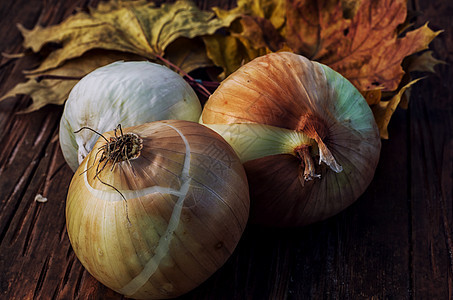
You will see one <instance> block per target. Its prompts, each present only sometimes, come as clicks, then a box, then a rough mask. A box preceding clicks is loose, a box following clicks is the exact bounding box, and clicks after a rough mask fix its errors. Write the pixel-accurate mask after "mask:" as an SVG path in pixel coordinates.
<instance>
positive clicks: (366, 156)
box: [200, 52, 381, 227]
mask: <svg viewBox="0 0 453 300" xmlns="http://www.w3.org/2000/svg"><path fill="white" fill-rule="evenodd" d="M200 123H202V124H204V125H206V126H208V127H209V126H210V125H214V126H213V128H214V127H217V128H218V127H222V126H219V124H232V125H233V124H241V123H242V124H262V125H264V126H268V128H270V129H271V131H272V132H276V130H273V129H272V128H274V129H275V128H284V129H290V130H294V131H296V132H300V133H303V134H305V135H306V136H307V137H309V138H311V139H312V141H313V142H312V143H306V144H301V146H302V147H304V146H307V147H310V151H311V153H312V155H313V159H314V161H318V160H320V159H322V160H323V162H322V163H321V162H320V164H319V165H318V164H317V163H316V173H317V174H319V175H321V176H320V178H312V180H309V181H305V180H303V178H302V180H301V177H303V176H301V169H302V170H303V166H304V164H303V162H302V161H303V160H302V161H301V159H300V158H298V157H297V151H296V149H293V151H287V152H285V153H283V152H282V153H280V154H276V153H274V152H272V151H270V152H269V155H263V156H262V157H260V158H256V159H253V160H249V161H245V160H244V159H242V158H241V159H242V161H243V163H244V167H245V170H246V173H247V177H248V180H249V187H250V193H251V195H250V199H251V212H250V213H251V216H250V218H251V222H252V223H257V224H262V225H268V226H279V227H293V226H302V225H307V224H310V223H313V222H317V221H320V220H324V219H326V218H328V217H330V216H333V215H335V214H337V213H338V212H340V211H341V210H343V209H344V208H346V207H348V206H349V205H350V204H352V203H353V202H354V201H355V200H356V199H357V198H358V197H359V196H360V195H361V194H362V193H363V192H364V191H365V189H366V188H367V186H368V185H369V183H370V182H371V180H372V178H373V176H374V171H375V169H376V166H377V163H378V160H379V153H380V148H381V141H380V138H379V131H378V128H377V125H376V123H375V120H374V117H373V114H372V112H371V109H370V108H369V106H368V105H367V103H366V101H365V99H364V98H363V97H362V95H361V94H360V92H359V91H358V90H357V89H356V88H355V87H354V86H353V85H352V84H351V83H350V82H349V81H348V80H346V79H345V78H344V77H342V76H341V75H340V74H338V73H337V72H335V71H333V70H332V69H330V68H329V67H327V66H325V65H322V64H319V63H317V62H313V61H310V60H308V59H306V58H305V57H303V56H300V55H296V54H293V53H288V52H279V53H273V54H268V55H265V56H262V57H259V58H256V59H255V60H253V61H251V62H250V63H248V64H246V65H244V66H242V67H241V68H239V69H238V70H237V71H236V72H235V73H233V74H231V75H230V76H229V77H228V78H226V79H225V80H224V81H223V82H222V83H221V85H220V86H219V87H218V89H217V90H216V91H215V92H214V93H213V94H212V95H211V97H210V98H209V100H208V101H207V103H206V105H205V107H204V109H203V112H202V115H201V118H200ZM232 128H233V127H232ZM218 133H220V134H221V135H222V136H228V137H229V136H230V135H231V132H228V130H225V128H224V127H223V132H221V131H219V132H218ZM239 138H240V137H239ZM257 139H258V137H257ZM259 139H261V140H262V139H263V138H262V137H259ZM323 144H324V145H323ZM313 145H314V146H313ZM316 146H317V147H316ZM324 146H325V147H324ZM248 147H253V143H251V145H250V146H248ZM268 147H269V148H272V145H268ZM275 148H278V145H275V146H274V149H275ZM280 148H281V147H280ZM324 148H326V149H328V150H329V151H330V153H331V155H332V156H333V158H334V161H333V163H332V164H330V167H329V166H328V165H326V162H329V159H325V157H324V158H323V157H320V154H321V152H319V153H318V151H319V149H324ZM324 150H325V149H324ZM247 151H248V152H258V151H251V150H250V149H248V150H247ZM325 151H327V150H325ZM324 153H326V152H324ZM238 154H239V156H240V157H241V153H238ZM331 162H332V161H331Z"/></svg>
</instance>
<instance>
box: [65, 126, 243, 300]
mask: <svg viewBox="0 0 453 300" xmlns="http://www.w3.org/2000/svg"><path fill="white" fill-rule="evenodd" d="M128 132H133V133H135V134H137V135H138V136H139V137H140V138H141V139H142V140H143V148H142V150H141V153H140V155H139V156H138V157H137V158H135V159H131V160H129V162H128V161H122V162H118V163H116V165H115V167H114V168H113V169H112V164H111V163H108V164H107V165H106V167H105V168H104V170H103V171H102V172H100V173H99V175H98V178H95V177H96V166H97V162H98V161H99V158H100V157H101V154H97V155H96V151H92V152H90V154H89V155H88V156H87V157H86V158H85V160H84V161H83V162H82V164H81V165H80V166H79V168H78V169H77V171H76V173H75V175H74V177H73V179H72V181H71V184H70V187H69V191H68V198H67V205H66V225H67V230H68V234H69V238H70V241H71V244H72V246H73V248H74V251H75V253H76V255H77V257H78V258H79V260H80V261H81V262H82V264H83V265H84V267H85V268H86V269H87V270H88V271H89V272H90V274H92V275H93V276H94V277H95V278H96V279H98V280H99V281H100V282H102V283H103V284H104V285H106V286H108V287H109V288H111V289H113V290H115V291H117V292H119V293H122V294H124V295H126V296H128V297H131V298H137V299H163V298H173V297H177V296H179V295H182V294H184V293H186V292H188V291H190V290H191V289H193V288H195V287H196V286H198V285H199V284H200V283H202V282H203V281H204V280H206V279H207V278H208V277H209V276H211V275H212V274H213V273H214V272H215V271H216V270H217V269H218V268H219V267H220V266H222V265H223V264H224V262H225V261H226V260H227V259H228V257H229V256H230V255H231V253H232V252H233V250H234V249H235V247H236V245H237V243H238V241H239V239H240V237H241V235H242V233H243V230H244V228H245V226H246V222H247V219H248V212H249V192H248V185H247V179H246V174H245V171H244V168H243V166H242V164H241V162H240V160H239V158H238V157H237V155H236V154H235V152H234V150H233V149H232V148H231V147H230V146H229V144H228V143H226V142H225V141H224V140H223V139H222V138H221V137H220V136H219V135H218V134H216V133H215V132H214V131H212V130H210V129H208V128H206V127H204V126H201V125H200V124H198V123H194V122H188V121H176V120H170V121H158V122H152V123H147V124H144V125H140V126H135V127H129V128H123V133H124V134H126V133H128ZM104 136H105V137H106V138H107V139H109V137H111V136H113V132H108V133H105V134H104ZM105 143H106V141H105V140H104V139H103V138H100V139H99V140H98V141H97V143H96V145H95V147H94V149H98V148H99V147H101V146H102V145H104V144H105ZM91 166H93V167H91ZM100 166H102V163H101V165H100ZM101 180H102V182H104V183H107V184H108V185H106V184H104V183H102V182H101ZM111 186H114V187H115V188H116V189H117V190H118V191H119V192H121V194H120V193H119V192H118V191H116V190H114V189H113V188H112V187H111ZM123 197H124V198H123ZM125 199H126V200H125Z"/></svg>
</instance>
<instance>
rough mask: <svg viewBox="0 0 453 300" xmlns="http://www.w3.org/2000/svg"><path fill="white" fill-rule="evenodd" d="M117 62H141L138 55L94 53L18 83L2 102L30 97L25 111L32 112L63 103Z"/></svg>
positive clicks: (30, 76) (111, 52) (107, 52)
mask: <svg viewBox="0 0 453 300" xmlns="http://www.w3.org/2000/svg"><path fill="white" fill-rule="evenodd" d="M118 60H142V58H140V57H139V56H137V55H133V54H126V53H121V52H113V51H103V50H93V51H90V52H88V53H85V54H84V55H83V56H81V57H78V58H75V59H72V60H69V61H67V62H66V63H64V64H63V65H62V66H61V67H59V68H56V69H52V70H49V71H45V72H40V73H37V74H33V75H28V76H27V77H28V81H26V82H24V83H19V84H18V85H16V86H15V87H14V88H13V89H11V90H10V91H8V92H7V93H6V94H5V95H3V96H2V97H1V98H0V101H2V100H4V99H6V98H9V97H14V96H17V95H29V96H30V97H31V98H32V99H33V103H32V104H31V105H30V106H29V107H27V108H26V109H25V110H23V111H22V112H23V113H27V112H31V111H34V110H37V109H40V108H41V107H43V106H45V105H47V104H59V105H60V104H63V103H64V102H65V100H66V99H67V97H68V95H69V92H70V91H71V89H72V87H73V86H74V85H75V84H76V83H77V82H78V81H79V80H80V79H81V78H82V77H83V76H84V75H85V74H87V73H89V72H91V71H93V70H94V69H97V68H99V67H101V66H104V65H107V64H109V63H112V62H114V61H118Z"/></svg>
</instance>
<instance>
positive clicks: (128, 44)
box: [0, 0, 237, 111]
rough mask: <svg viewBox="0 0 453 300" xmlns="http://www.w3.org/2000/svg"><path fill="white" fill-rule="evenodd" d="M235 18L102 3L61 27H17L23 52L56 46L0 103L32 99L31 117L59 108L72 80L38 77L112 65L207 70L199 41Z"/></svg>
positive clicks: (186, 7) (185, 4)
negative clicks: (150, 63) (160, 61)
mask: <svg viewBox="0 0 453 300" xmlns="http://www.w3.org/2000/svg"><path fill="white" fill-rule="evenodd" d="M236 18H237V16H235V15H234V14H230V15H229V16H227V17H225V18H223V19H219V18H217V17H216V16H215V13H214V12H212V11H203V10H200V9H199V8H198V7H197V6H196V5H195V4H194V3H192V2H190V1H177V2H175V3H171V4H168V3H167V4H162V5H161V6H160V7H155V6H154V4H153V3H148V2H146V1H113V0H112V1H110V2H101V3H100V4H99V6H98V7H97V8H91V9H90V11H89V12H88V13H87V12H83V11H80V12H78V13H76V14H74V15H72V16H70V17H68V18H67V19H65V20H64V21H63V22H62V23H61V24H58V25H54V26H49V27H42V26H39V25H38V26H36V27H35V28H33V29H32V30H27V29H25V28H24V27H23V26H21V25H19V29H20V30H21V32H22V34H23V36H24V47H25V48H30V49H31V50H32V51H34V52H39V51H41V49H42V48H43V47H44V46H45V45H46V44H48V43H57V44H59V45H61V47H60V48H58V49H55V50H53V51H52V52H50V54H49V55H48V56H47V57H46V58H45V59H44V60H43V61H42V63H41V64H40V65H39V67H38V68H36V69H34V70H28V71H24V73H25V74H28V75H29V81H28V82H26V83H21V84H19V85H17V86H16V87H14V88H13V89H12V90H10V91H9V92H7V93H6V94H5V95H3V97H2V98H0V101H1V100H3V99H6V98H8V97H12V96H15V95H18V94H26V95H30V96H31V98H32V99H33V104H32V105H31V106H30V107H29V108H28V109H27V111H32V110H35V109H39V108H40V107H42V106H44V105H46V104H48V103H55V104H62V103H64V101H65V99H66V96H67V95H68V93H69V91H70V89H71V88H72V86H73V85H74V84H75V81H74V80H69V81H68V80H67V79H55V78H54V79H45V80H42V81H36V76H43V75H46V76H49V75H53V76H55V73H60V74H58V75H59V76H60V77H61V76H62V77H82V76H83V75H86V74H87V73H88V72H91V71H92V70H94V69H95V68H98V67H101V66H103V65H105V64H108V63H110V62H112V61H113V60H112V57H114V58H115V59H116V60H121V59H126V60H127V59H128V58H129V57H130V56H134V57H136V60H144V59H148V60H153V59H155V58H156V57H159V58H160V57H165V58H166V59H167V60H170V61H172V62H173V64H174V65H176V66H178V68H179V70H181V71H182V72H185V73H188V72H190V71H192V70H195V69H197V68H202V67H206V66H208V65H211V64H212V62H211V61H210V60H209V58H208V57H207V55H206V50H205V48H204V47H205V46H204V43H203V42H202V40H201V39H198V40H197V39H196V38H197V37H199V36H204V35H212V34H214V33H215V32H216V31H217V30H218V29H220V28H222V27H227V26H229V25H230V23H231V22H232V21H233V20H234V19H236ZM95 49H101V50H102V51H105V52H104V53H106V57H99V56H97V55H94V56H93V55H92V52H93V51H94V50H95Z"/></svg>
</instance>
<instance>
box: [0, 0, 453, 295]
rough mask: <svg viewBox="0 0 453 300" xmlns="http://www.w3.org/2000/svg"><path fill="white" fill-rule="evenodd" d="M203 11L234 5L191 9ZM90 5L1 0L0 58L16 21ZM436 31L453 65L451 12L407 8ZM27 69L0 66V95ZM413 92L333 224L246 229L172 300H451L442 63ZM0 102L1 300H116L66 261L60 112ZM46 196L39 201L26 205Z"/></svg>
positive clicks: (12, 44) (448, 112)
mask: <svg viewBox="0 0 453 300" xmlns="http://www.w3.org/2000/svg"><path fill="white" fill-rule="evenodd" d="M196 2H197V3H198V4H199V6H200V7H201V8H208V7H210V6H213V5H222V6H224V7H228V6H230V7H232V6H233V5H234V4H233V3H230V2H233V1H196ZM95 4H96V2H95V1H89V0H75V1H59V0H47V1H39V0H14V1H13V0H3V1H1V2H0V30H1V31H0V32H1V38H0V51H2V52H7V53H18V52H21V51H23V48H22V47H21V43H22V38H21V36H20V34H19V31H18V30H17V29H16V25H15V24H16V23H18V22H20V23H22V24H23V25H24V26H25V27H26V28H32V27H34V26H35V25H36V24H41V25H49V24H56V23H58V22H60V21H61V20H63V19H64V18H65V17H66V16H68V15H70V14H71V13H73V12H74V11H75V9H76V8H77V7H86V6H87V5H95ZM410 5H411V6H412V7H413V8H416V9H418V10H420V11H421V12H422V13H423V14H422V15H421V16H419V17H418V18H417V22H416V24H417V25H418V26H420V25H421V24H423V23H424V22H426V21H427V20H429V21H430V27H431V28H433V29H435V30H439V29H445V32H444V33H443V34H441V35H440V36H439V37H438V38H437V39H436V40H435V41H434V42H433V43H432V49H433V50H434V51H435V56H436V57H437V58H439V59H442V60H444V61H446V62H447V63H448V64H451V63H453V24H452V20H453V3H452V2H451V1H450V0H429V1H428V0H419V1H417V0H413V1H412V2H411V3H410ZM35 65H36V60H33V59H23V60H12V61H11V60H7V59H5V58H2V59H1V64H0V94H3V93H4V92H6V91H7V90H9V89H10V88H11V87H13V86H14V85H15V84H16V83H18V82H20V81H23V80H24V78H23V75H22V74H21V70H23V69H29V68H31V67H33V66H35ZM436 70H437V73H436V74H434V75H428V78H427V79H424V80H423V81H422V82H420V83H417V85H416V86H415V87H414V89H413V91H412V96H411V101H410V105H409V109H408V110H406V111H404V110H401V109H398V110H397V112H396V114H395V116H394V118H393V119H392V121H391V125H390V128H389V129H390V139H389V140H385V141H383V146H382V154H381V159H380V163H379V166H378V168H377V171H376V174H375V178H374V180H373V182H372V183H371V185H370V186H369V188H368V190H367V191H366V192H365V194H364V195H363V196H362V197H361V198H360V199H359V200H358V201H357V202H356V203H355V204H353V205H352V206H351V207H349V208H348V209H346V210H345V211H343V212H342V213H340V214H338V215H337V216H335V217H333V218H331V219H328V220H326V221H324V222H320V223H317V224H314V225H311V226H307V227H304V228H299V229H290V230H288V229H287V230H282V229H262V228H258V227H254V226H248V227H247V229H246V232H245V234H244V236H243V238H242V240H241V241H240V243H239V245H238V247H237V250H236V251H235V252H234V254H233V255H232V257H231V258H230V259H229V260H228V262H227V263H226V264H225V265H224V266H223V267H222V268H221V269H220V270H219V271H218V272H216V273H215V274H214V275H213V276H212V277H211V278H209V279H208V280H207V281H206V282H205V283H203V284H202V285H201V286H200V287H198V288H197V289H195V290H193V291H192V292H190V293H189V294H187V295H185V296H183V297H182V298H181V299H308V298H314V299H370V298H372V299H407V298H415V299H451V298H452V293H453V280H452V276H453V231H452V230H453V215H452V214H453V210H452V209H453V207H452V205H453V203H452V190H453V184H452V175H453V168H452V164H453V151H452V148H453V139H452V137H453V126H452V125H453V124H452V122H453V118H452V116H453V106H452V103H453V83H452V82H453V76H452V72H451V68H450V66H449V65H440V66H438V67H436ZM29 103H30V99H29V98H27V97H19V98H17V99H9V100H6V101H3V102H0V298H1V299H34V298H36V299H106V298H108V299H120V298H121V296H120V295H119V294H116V293H115V292H113V291H111V290H109V289H108V288H106V287H104V286H103V285H101V284H100V283H98V282H97V281H96V280H95V279H94V278H93V277H92V276H91V275H90V274H89V273H88V272H87V271H85V269H84V268H83V267H82V265H81V264H80V262H79V261H78V260H77V258H76V257H75V255H74V252H73V251H72V249H71V245H70V243H69V239H68V235H67V233H66V228H65V216H64V210H65V197H66V191H67V188H68V185H69V182H70V180H71V176H72V172H71V170H70V168H69V167H68V166H67V165H66V164H65V162H64V159H63V157H62V154H61V151H60V148H59V143H58V139H57V133H58V124H59V119H60V116H61V113H62V107H58V106H47V107H45V108H43V109H41V110H39V111H36V112H33V113H30V114H17V113H16V112H18V111H19V110H21V109H23V108H25V107H26V106H27V105H28V104H29ZM37 194H43V195H44V196H45V197H47V198H48V202H46V203H39V202H35V201H34V197H35V195H37Z"/></svg>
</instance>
